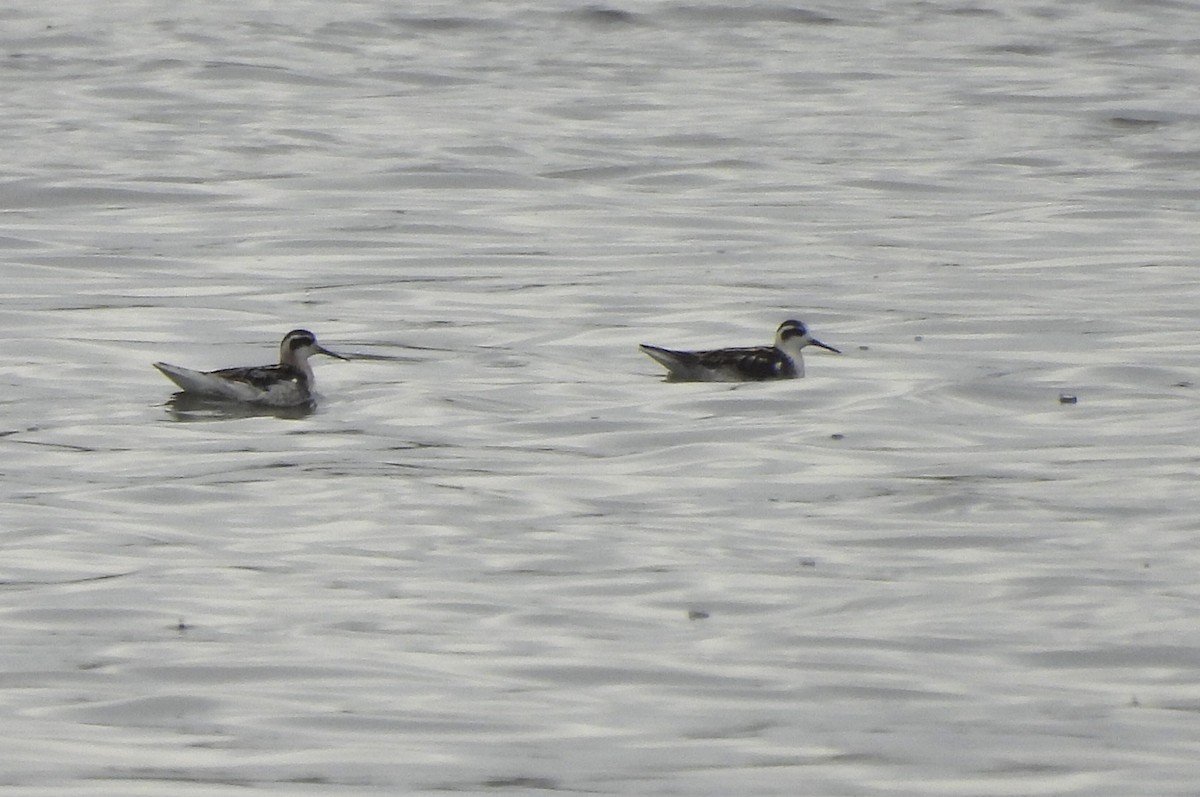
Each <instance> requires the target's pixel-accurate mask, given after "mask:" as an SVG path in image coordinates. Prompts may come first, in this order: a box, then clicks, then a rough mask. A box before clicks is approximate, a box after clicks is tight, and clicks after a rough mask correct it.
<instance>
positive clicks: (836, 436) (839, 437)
mask: <svg viewBox="0 0 1200 797" xmlns="http://www.w3.org/2000/svg"><path fill="white" fill-rule="evenodd" d="M829 439H830V440H845V439H846V435H844V434H842V433H841V432H834V433H833V434H831V435H829Z"/></svg>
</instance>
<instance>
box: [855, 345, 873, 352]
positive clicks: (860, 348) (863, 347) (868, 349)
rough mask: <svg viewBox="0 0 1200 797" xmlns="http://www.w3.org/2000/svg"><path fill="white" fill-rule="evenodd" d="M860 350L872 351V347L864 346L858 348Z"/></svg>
mask: <svg viewBox="0 0 1200 797" xmlns="http://www.w3.org/2000/svg"><path fill="white" fill-rule="evenodd" d="M858 350H859V351H870V350H871V347H870V346H866V345H863V346H859V347H858Z"/></svg>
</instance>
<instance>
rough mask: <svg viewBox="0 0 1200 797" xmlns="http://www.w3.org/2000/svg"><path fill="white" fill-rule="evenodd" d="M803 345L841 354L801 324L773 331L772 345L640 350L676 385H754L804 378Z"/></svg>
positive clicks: (787, 323)
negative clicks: (745, 383)
mask: <svg viewBox="0 0 1200 797" xmlns="http://www.w3.org/2000/svg"><path fill="white" fill-rule="evenodd" d="M805 346H819V347H820V348H822V349H826V350H828V351H831V352H833V353H834V354H841V352H840V351H838V350H837V349H835V348H833V347H832V346H826V345H825V344H824V343H822V342H821V341H819V340H817V339H816V338H814V337H813V336H812V335H811V334H809V332H808V327H806V326H804V324H803V323H802V322H800V321H795V320H790V321H784V322H783V323H782V324H780V325H779V329H778V330H777V331H776V332H775V345H774V346H751V347H747V348H738V349H711V350H708V351H674V350H672V349H663V348H660V347H658V346H650V345H648V344H645V343H643V344H642V345H641V347H640V348H641V350H642V351H644V352H645V353H646V354H648V355H649V356H650V357H652V358H653V359H654V360H655V361H657V362H658V363H659V364H660V365H662V366H663V367H665V368H666V369H667V379H669V380H672V381H677V382H757V381H762V380H765V379H795V378H796V377H801V376H804V358H803V357H801V356H800V350H801V349H803V348H804V347H805Z"/></svg>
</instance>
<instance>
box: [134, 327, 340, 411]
mask: <svg viewBox="0 0 1200 797" xmlns="http://www.w3.org/2000/svg"><path fill="white" fill-rule="evenodd" d="M314 354H325V355H328V356H329V357H336V358H337V359H339V360H348V359H349V358H348V357H343V356H342V355H340V354H335V353H333V352H331V351H330V350H329V349H326V348H325V347H323V346H321V345H320V344H318V343H317V338H316V336H315V335H313V333H311V332H309V331H308V330H307V329H293V330H292V331H291V332H289V333H287V334H286V335H284V336H283V342H281V343H280V344H279V365H262V366H258V367H255V368H222V369H221V370H219V371H193V370H192V369H190V368H180V367H179V366H178V365H171V364H170V363H155V364H154V367H155V368H157V369H158V370H160V371H162V373H163V375H164V376H165V377H167V379H170V380H171V381H172V382H174V383H175V384H177V385H179V387H180V388H182V389H183V392H185V393H195V394H198V395H201V396H208V397H210V398H220V399H227V400H230V401H244V402H247V403H250V404H266V405H269V406H272V407H293V406H297V405H300V404H307V403H309V402H311V401H312V400H313V392H312V391H313V382H314V378H313V372H312V368H311V367H310V366H309V364H308V358H309V357H311V356H313V355H314Z"/></svg>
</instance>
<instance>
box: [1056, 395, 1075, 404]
mask: <svg viewBox="0 0 1200 797" xmlns="http://www.w3.org/2000/svg"><path fill="white" fill-rule="evenodd" d="M1058 403H1059V404H1077V403H1079V396H1076V395H1075V394H1074V393H1059V394H1058Z"/></svg>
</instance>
